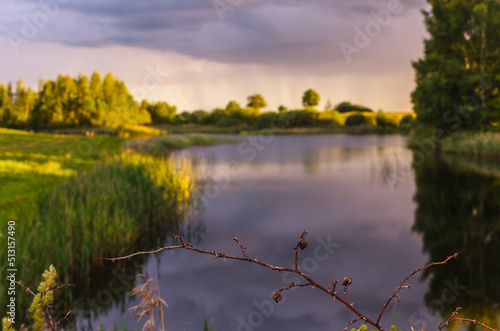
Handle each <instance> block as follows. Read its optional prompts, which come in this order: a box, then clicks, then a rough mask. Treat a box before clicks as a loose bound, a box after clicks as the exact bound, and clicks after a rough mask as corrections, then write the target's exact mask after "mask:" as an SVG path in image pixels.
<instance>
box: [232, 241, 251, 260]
mask: <svg viewBox="0 0 500 331" xmlns="http://www.w3.org/2000/svg"><path fill="white" fill-rule="evenodd" d="M233 241H236V242H237V243H238V245H240V248H241V252H242V253H243V256H244V257H246V258H247V259H248V256H247V254H246V253H245V249H247V248H246V247H243V245H242V244H241V242H240V240H239V239H238V238H236V237H234V238H233Z"/></svg>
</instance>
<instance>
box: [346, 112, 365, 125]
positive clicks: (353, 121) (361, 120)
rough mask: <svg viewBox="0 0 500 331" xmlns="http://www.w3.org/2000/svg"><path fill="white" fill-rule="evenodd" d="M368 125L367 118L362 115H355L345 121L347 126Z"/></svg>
mask: <svg viewBox="0 0 500 331" xmlns="http://www.w3.org/2000/svg"><path fill="white" fill-rule="evenodd" d="M364 124H368V121H367V119H366V117H365V116H364V115H362V114H353V115H350V116H349V117H347V118H346V119H345V125H346V126H356V125H364Z"/></svg>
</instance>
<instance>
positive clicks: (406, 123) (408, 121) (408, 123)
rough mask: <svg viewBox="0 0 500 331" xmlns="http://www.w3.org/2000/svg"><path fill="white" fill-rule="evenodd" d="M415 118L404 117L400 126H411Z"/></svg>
mask: <svg viewBox="0 0 500 331" xmlns="http://www.w3.org/2000/svg"><path fill="white" fill-rule="evenodd" d="M414 120H415V118H414V117H413V116H411V115H406V116H404V117H403V118H402V119H401V121H399V126H411V125H412V123H413V121H414Z"/></svg>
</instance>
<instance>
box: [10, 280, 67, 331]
mask: <svg viewBox="0 0 500 331" xmlns="http://www.w3.org/2000/svg"><path fill="white" fill-rule="evenodd" d="M15 283H17V284H19V285H21V286H22V287H23V288H24V290H25V291H26V292H28V293H31V295H33V296H36V294H35V293H34V292H33V291H32V290H31V289H30V288H29V287H28V286H26V285H25V284H24V283H23V281H22V280H19V281H16V282H15ZM65 286H75V285H74V284H62V285H60V286H58V287H56V288H55V289H53V291H54V292H55V291H57V290H60V289H62V288H63V287H65ZM50 307H51V306H47V307H45V316H44V317H43V319H44V320H45V322H47V324H48V325H49V327H50V329H51V330H53V331H57V330H58V328H59V324H60V323H61V322H62V321H64V320H67V319H68V316H69V314H70V313H71V310H70V311H68V312H67V313H66V315H64V317H63V318H61V319H60V320H59V321H57V322H56V321H55V320H54V318H53V317H52V315H51V314H50Z"/></svg>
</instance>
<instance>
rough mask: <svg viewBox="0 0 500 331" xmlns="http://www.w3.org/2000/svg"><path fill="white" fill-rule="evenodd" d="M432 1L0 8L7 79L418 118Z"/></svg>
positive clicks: (26, 0)
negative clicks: (310, 100) (92, 80)
mask: <svg viewBox="0 0 500 331" xmlns="http://www.w3.org/2000/svg"><path fill="white" fill-rule="evenodd" d="M427 6H428V5H427V4H426V2H425V1H424V0H2V1H1V2H0V50H1V51H0V74H1V75H0V81H15V80H17V79H18V78H19V77H22V78H23V80H24V82H25V83H26V84H27V85H30V86H33V87H36V86H37V84H38V83H37V82H38V80H39V78H45V79H46V78H55V77H56V76H57V74H59V73H63V74H71V75H78V73H80V72H83V73H88V74H90V73H91V72H92V71H93V70H98V71H99V72H101V73H105V72H108V71H111V72H112V73H113V75H115V76H117V77H118V78H120V79H122V80H124V81H125V82H126V84H127V86H128V87H129V89H130V90H131V92H132V93H133V94H134V96H136V98H137V99H142V98H147V99H150V100H166V101H168V102H170V103H173V104H175V105H177V106H178V109H179V110H194V109H199V108H202V109H206V110H210V109H212V108H215V107H224V106H225V105H226V104H227V102H228V101H229V100H232V99H234V100H236V101H238V102H240V103H241V104H244V103H246V97H247V96H248V95H250V94H253V93H261V94H262V95H263V96H264V97H265V98H266V100H267V103H268V106H269V107H268V108H269V109H276V108H277V106H278V105H280V104H284V105H286V106H288V107H289V108H298V107H300V103H301V96H302V94H303V92H304V91H305V90H307V89H309V88H313V89H316V90H317V91H318V92H319V93H320V95H321V103H320V106H324V105H325V102H326V100H327V99H330V100H331V102H332V103H333V104H337V103H339V102H341V101H351V102H354V103H360V104H364V105H367V106H369V107H372V108H374V109H379V108H382V109H384V110H386V111H401V110H410V109H411V107H412V106H411V102H410V96H409V94H410V92H411V91H412V90H413V88H414V73H413V70H412V67H411V61H413V60H416V59H417V58H419V57H420V56H421V54H422V47H423V38H424V37H425V36H426V32H425V27H424V24H423V17H422V14H421V13H420V10H421V9H423V8H427Z"/></svg>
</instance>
